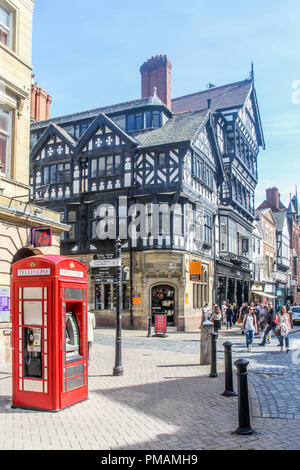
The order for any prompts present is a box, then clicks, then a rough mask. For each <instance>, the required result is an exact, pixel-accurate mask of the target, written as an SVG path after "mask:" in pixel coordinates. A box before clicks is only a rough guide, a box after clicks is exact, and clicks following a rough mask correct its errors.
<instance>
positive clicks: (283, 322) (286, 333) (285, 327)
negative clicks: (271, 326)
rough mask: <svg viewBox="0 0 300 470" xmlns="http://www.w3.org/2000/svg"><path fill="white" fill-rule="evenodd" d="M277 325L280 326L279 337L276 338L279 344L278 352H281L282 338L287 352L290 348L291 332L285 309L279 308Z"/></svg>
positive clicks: (288, 317) (289, 320)
mask: <svg viewBox="0 0 300 470" xmlns="http://www.w3.org/2000/svg"><path fill="white" fill-rule="evenodd" d="M278 323H279V326H280V336H279V337H278V339H279V343H280V346H281V347H280V351H283V338H284V340H285V347H286V352H289V350H290V349H289V347H290V332H291V331H292V329H293V328H292V325H291V319H290V316H289V314H288V313H287V311H286V308H285V307H281V309H280V314H279V319H278Z"/></svg>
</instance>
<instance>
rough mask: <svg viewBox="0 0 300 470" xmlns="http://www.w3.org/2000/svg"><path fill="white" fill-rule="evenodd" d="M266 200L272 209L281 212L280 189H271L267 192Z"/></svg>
mask: <svg viewBox="0 0 300 470" xmlns="http://www.w3.org/2000/svg"><path fill="white" fill-rule="evenodd" d="M266 199H267V201H268V203H269V204H270V206H271V208H272V209H277V210H279V202H280V196H279V191H278V188H275V187H274V188H269V189H267V190H266Z"/></svg>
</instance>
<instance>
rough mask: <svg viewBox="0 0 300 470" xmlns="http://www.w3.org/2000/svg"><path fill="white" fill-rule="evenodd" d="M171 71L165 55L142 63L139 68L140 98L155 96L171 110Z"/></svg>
mask: <svg viewBox="0 0 300 470" xmlns="http://www.w3.org/2000/svg"><path fill="white" fill-rule="evenodd" d="M171 70H172V64H171V62H170V61H169V59H168V57H167V56H166V55H157V56H155V57H152V58H151V59H149V60H147V62H144V63H143V65H142V66H141V68H140V72H141V76H142V98H149V97H150V96H153V88H154V87H156V88H157V96H158V97H159V98H160V99H161V101H163V102H164V103H165V104H166V105H167V106H168V108H169V109H171Z"/></svg>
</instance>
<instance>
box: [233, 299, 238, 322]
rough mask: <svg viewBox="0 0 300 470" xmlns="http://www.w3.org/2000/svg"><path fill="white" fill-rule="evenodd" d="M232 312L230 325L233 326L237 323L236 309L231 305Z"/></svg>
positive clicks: (234, 305) (235, 306)
mask: <svg viewBox="0 0 300 470" xmlns="http://www.w3.org/2000/svg"><path fill="white" fill-rule="evenodd" d="M232 311H233V316H232V323H233V324H234V325H235V324H236V322H237V317H238V308H237V305H236V304H233V305H232Z"/></svg>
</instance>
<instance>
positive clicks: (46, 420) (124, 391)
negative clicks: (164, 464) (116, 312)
mask: <svg viewBox="0 0 300 470" xmlns="http://www.w3.org/2000/svg"><path fill="white" fill-rule="evenodd" d="M122 337H123V343H122V344H123V354H122V358H123V366H124V375H123V376H122V377H114V376H113V375H112V370H113V367H114V357H115V351H114V339H115V336H114V331H113V330H102V329H101V330H96V334H95V342H94V345H93V348H92V361H91V367H90V370H89V390H90V399H89V400H86V401H84V402H82V403H78V404H76V405H74V406H72V407H70V408H67V409H65V410H62V411H60V412H58V413H51V412H50V413H49V412H35V411H29V410H19V409H12V408H11V371H10V368H9V366H7V365H1V364H0V449H98V450H104V449H107V450H127V449H135V450H137V449H143V450H172V449H177V450H185V449H190V450H193V449H197V450H201V449H287V448H290V449H300V426H299V421H298V418H299V398H298V396H297V393H298V392H299V387H300V382H299V370H298V364H297V360H298V356H297V354H298V352H297V349H294V350H293V351H291V352H290V353H288V354H286V353H280V352H278V348H277V347H276V346H275V344H276V341H277V340H276V338H275V339H274V340H273V341H274V345H272V346H266V347H265V348H262V347H258V346H257V347H255V348H254V352H253V353H247V352H245V351H246V348H245V340H244V337H243V336H242V335H241V334H240V331H239V329H238V328H237V327H236V328H235V329H233V330H229V331H228V332H227V331H224V330H222V331H221V333H220V335H219V341H218V350H219V352H218V373H219V375H218V377H216V378H210V377H209V372H210V367H209V366H200V365H199V350H200V348H199V332H193V333H180V332H176V333H175V332H172V331H170V333H169V334H168V337H167V338H147V337H146V332H137V331H123V334H122ZM223 340H231V341H232V342H233V344H234V346H233V354H234V358H235V359H236V358H238V357H245V358H248V359H249V361H250V365H249V383H250V395H251V425H252V427H253V428H254V430H255V432H254V434H252V435H250V436H240V435H237V434H236V433H235V432H234V431H235V430H236V428H237V425H238V416H237V397H232V398H228V397H223V396H222V395H221V392H222V391H223V390H224V368H223V360H222V357H223V346H222V343H223ZM297 341H299V342H300V335H299V333H295V334H294V335H293V339H292V343H291V347H292V348H297V347H298V345H297ZM256 342H258V340H256ZM293 355H294V356H293ZM234 386H235V387H236V379H235V374H234ZM290 387H291V389H290ZM257 397H259V400H258V399H257ZM270 397H271V399H270ZM282 397H283V398H282ZM274 403H275V406H274V405H273V404H274ZM283 404H284V405H283Z"/></svg>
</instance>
